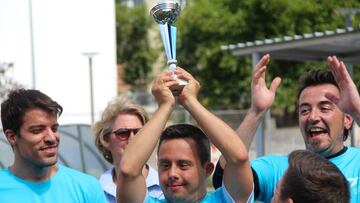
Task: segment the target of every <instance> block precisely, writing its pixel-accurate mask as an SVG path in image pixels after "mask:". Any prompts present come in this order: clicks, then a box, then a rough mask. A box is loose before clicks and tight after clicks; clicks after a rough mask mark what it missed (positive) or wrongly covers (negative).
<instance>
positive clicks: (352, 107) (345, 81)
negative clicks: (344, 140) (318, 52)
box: [325, 56, 360, 125]
mask: <svg viewBox="0 0 360 203" xmlns="http://www.w3.org/2000/svg"><path fill="white" fill-rule="evenodd" d="M327 61H328V65H329V68H330V70H331V72H332V74H333V76H334V78H335V80H336V82H337V84H338V86H339V88H340V98H339V97H336V96H335V95H332V94H330V93H328V94H326V95H325V96H326V97H327V98H328V99H330V100H331V101H332V102H334V103H335V104H336V105H337V106H338V107H339V108H340V109H341V110H342V111H343V112H345V113H347V114H350V115H351V116H352V117H353V119H354V120H355V121H356V123H357V124H358V125H360V96H359V92H358V90H357V88H356V85H355V84H354V81H353V80H352V79H351V77H350V75H349V73H348V71H347V70H346V66H345V64H344V62H343V61H339V60H338V59H337V58H336V56H329V57H328V59H327Z"/></svg>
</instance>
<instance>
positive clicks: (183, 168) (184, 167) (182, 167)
mask: <svg viewBox="0 0 360 203" xmlns="http://www.w3.org/2000/svg"><path fill="white" fill-rule="evenodd" d="M178 165H179V168H180V169H182V170H186V169H188V168H189V167H190V163H188V162H186V161H182V162H180V163H179V164H178Z"/></svg>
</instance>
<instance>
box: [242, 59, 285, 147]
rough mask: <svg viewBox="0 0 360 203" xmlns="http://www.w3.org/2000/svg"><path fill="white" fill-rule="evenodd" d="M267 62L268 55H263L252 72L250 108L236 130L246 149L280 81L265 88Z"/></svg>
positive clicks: (272, 100) (276, 80)
mask: <svg viewBox="0 0 360 203" xmlns="http://www.w3.org/2000/svg"><path fill="white" fill-rule="evenodd" d="M269 61H270V55H269V54H266V55H264V56H263V57H262V58H261V60H260V61H259V63H257V64H256V66H255V68H254V70H253V73H252V82H251V107H250V109H249V110H248V112H247V113H246V115H245V118H244V120H243V121H242V122H241V124H240V126H239V127H238V129H237V130H236V132H237V133H238V134H239V135H240V136H241V139H242V140H243V142H244V144H245V145H246V147H247V149H249V148H250V145H251V143H252V140H253V139H254V135H255V132H256V129H257V127H258V126H259V124H260V122H261V120H262V118H263V116H264V115H265V112H266V111H267V110H268V109H269V108H270V107H271V105H272V104H273V102H274V99H275V93H276V89H277V88H278V86H279V85H280V82H281V79H280V78H279V77H276V78H275V79H274V80H273V81H272V82H271V85H270V88H267V87H266V82H265V74H266V69H267V65H268V63H269Z"/></svg>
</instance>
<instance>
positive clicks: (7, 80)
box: [0, 62, 23, 101]
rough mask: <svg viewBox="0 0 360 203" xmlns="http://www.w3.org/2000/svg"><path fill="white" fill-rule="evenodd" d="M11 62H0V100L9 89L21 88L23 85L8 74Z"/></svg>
mask: <svg viewBox="0 0 360 203" xmlns="http://www.w3.org/2000/svg"><path fill="white" fill-rule="evenodd" d="M12 67H13V64H12V63H4V62H0V101H3V100H4V99H5V98H6V96H7V94H8V93H9V91H10V90H12V89H17V88H22V87H23V86H22V85H21V84H19V83H18V82H16V81H14V80H13V79H12V78H11V77H9V76H8V72H9V70H10V69H11V68H12Z"/></svg>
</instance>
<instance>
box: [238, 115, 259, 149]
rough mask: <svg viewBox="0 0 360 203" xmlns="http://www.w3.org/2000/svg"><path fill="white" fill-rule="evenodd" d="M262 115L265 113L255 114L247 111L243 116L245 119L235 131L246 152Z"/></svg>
mask: <svg viewBox="0 0 360 203" xmlns="http://www.w3.org/2000/svg"><path fill="white" fill-rule="evenodd" d="M264 114H265V112H255V111H253V110H252V109H249V111H248V112H247V113H246V115H245V118H244V119H243V121H242V122H241V124H240V126H239V127H238V129H237V130H236V133H237V134H238V135H239V136H240V138H241V139H242V141H243V143H244V145H245V146H246V148H247V150H249V149H250V145H251V143H252V141H253V139H254V137H255V133H256V129H257V128H258V126H259V124H260V123H261V121H262V119H263V117H264Z"/></svg>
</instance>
